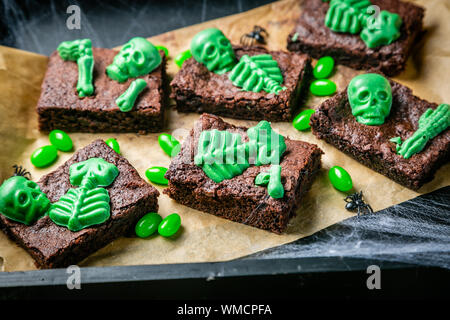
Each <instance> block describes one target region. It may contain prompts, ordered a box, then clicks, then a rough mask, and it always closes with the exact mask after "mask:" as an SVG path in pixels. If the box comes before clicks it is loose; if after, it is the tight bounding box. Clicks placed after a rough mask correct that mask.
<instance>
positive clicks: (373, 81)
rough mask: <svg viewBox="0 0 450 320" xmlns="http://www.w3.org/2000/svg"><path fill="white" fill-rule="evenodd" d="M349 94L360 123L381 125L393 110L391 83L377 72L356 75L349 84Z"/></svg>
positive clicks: (353, 110) (349, 99) (354, 112)
mask: <svg viewBox="0 0 450 320" xmlns="http://www.w3.org/2000/svg"><path fill="white" fill-rule="evenodd" d="M347 95H348V101H349V103H350V106H351V108H352V114H353V115H354V116H355V117H356V121H358V122H359V123H362V124H365V125H368V126H379V125H381V124H383V123H384V120H385V118H386V117H387V116H388V115H389V113H390V112H391V106H392V89H391V85H390V83H389V81H388V80H387V79H386V78H385V77H383V76H381V75H379V74H377V73H367V74H361V75H359V76H356V77H354V78H353V79H352V80H351V81H350V84H349V85H348V88H347Z"/></svg>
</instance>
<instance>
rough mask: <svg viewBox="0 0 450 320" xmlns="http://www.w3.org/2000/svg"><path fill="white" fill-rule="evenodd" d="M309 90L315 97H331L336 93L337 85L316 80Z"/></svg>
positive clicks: (323, 80)
mask: <svg viewBox="0 0 450 320" xmlns="http://www.w3.org/2000/svg"><path fill="white" fill-rule="evenodd" d="M309 90H310V91H311V93H312V94H313V95H315V96H330V95H332V94H333V93H335V92H336V84H335V83H334V82H333V81H331V80H328V79H319V80H314V81H313V83H311V86H310V87H309Z"/></svg>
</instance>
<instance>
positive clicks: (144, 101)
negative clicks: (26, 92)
mask: <svg viewBox="0 0 450 320" xmlns="http://www.w3.org/2000/svg"><path fill="white" fill-rule="evenodd" d="M92 51H93V55H94V61H95V63H94V90H95V92H94V95H93V96H91V97H86V98H80V97H79V96H78V93H77V90H76V85H77V80H78V66H77V63H76V62H73V61H64V60H63V59H61V57H60V56H59V54H58V52H57V51H55V52H53V53H52V55H51V56H50V60H49V63H48V69H47V72H46V74H45V78H44V81H43V82H42V90H41V96H40V98H39V101H38V104H37V112H38V115H39V129H40V130H42V131H51V130H53V129H61V130H65V131H70V132H93V133H96V132H139V133H145V132H160V131H162V130H163V127H164V114H165V105H166V100H167V97H168V94H167V92H168V90H167V89H168V88H165V86H167V87H168V85H167V84H166V57H165V55H164V52H163V51H160V54H161V56H162V57H163V59H162V62H161V65H160V66H159V67H158V68H156V69H155V70H154V71H153V72H151V73H149V74H148V75H145V76H142V77H139V78H142V79H144V80H145V81H146V82H147V87H146V88H145V89H144V91H143V92H141V94H140V95H139V96H138V98H137V100H136V103H135V105H134V107H133V109H132V110H131V111H129V112H122V111H120V109H119V107H118V106H117V104H116V102H115V100H116V99H117V98H118V97H119V96H120V95H121V94H122V93H123V92H124V91H125V90H126V89H127V88H128V87H129V85H130V83H131V82H132V81H133V80H135V79H134V78H133V79H128V80H127V81H125V82H123V83H118V82H117V81H114V80H112V79H111V78H109V77H108V76H107V74H106V72H105V70H106V67H107V66H108V65H110V64H111V63H112V61H113V59H114V56H115V55H116V54H117V53H118V51H115V50H111V49H102V48H93V49H92Z"/></svg>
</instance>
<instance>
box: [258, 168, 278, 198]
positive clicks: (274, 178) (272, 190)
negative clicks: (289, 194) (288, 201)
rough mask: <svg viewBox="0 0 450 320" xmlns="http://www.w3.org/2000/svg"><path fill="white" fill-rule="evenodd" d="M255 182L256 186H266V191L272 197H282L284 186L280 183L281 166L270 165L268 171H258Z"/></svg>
mask: <svg viewBox="0 0 450 320" xmlns="http://www.w3.org/2000/svg"><path fill="white" fill-rule="evenodd" d="M255 184H256V185H257V186H267V192H268V193H269V196H271V197H272V198H275V199H280V198H283V196H284V188H283V184H282V183H281V166H280V165H272V166H270V169H269V171H268V172H260V173H259V174H258V175H257V176H256V179H255Z"/></svg>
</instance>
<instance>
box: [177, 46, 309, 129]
mask: <svg viewBox="0 0 450 320" xmlns="http://www.w3.org/2000/svg"><path fill="white" fill-rule="evenodd" d="M234 52H235V55H236V58H237V59H240V58H241V57H242V56H243V55H245V54H246V55H249V56H254V55H258V54H266V53H269V54H271V55H272V57H273V59H274V60H276V61H277V62H278V66H279V68H280V70H281V72H282V74H283V79H284V81H283V84H282V86H284V87H286V90H284V91H280V92H279V93H278V94H275V93H267V92H265V91H261V92H251V91H243V90H242V89H241V88H239V87H236V86H234V85H233V84H232V83H231V81H230V80H229V79H228V73H226V74H222V75H218V74H215V73H214V72H210V71H209V70H208V69H207V68H206V66H204V65H203V64H201V63H199V62H197V61H195V59H194V58H191V59H189V60H187V61H186V62H185V63H184V64H183V67H182V68H181V70H180V72H178V74H177V75H176V76H175V78H174V79H173V80H172V82H171V84H170V85H171V87H172V93H171V98H173V99H175V101H176V108H177V110H178V111H179V112H199V113H202V112H208V113H212V114H216V115H220V116H224V117H230V118H236V119H247V120H270V121H288V120H291V119H292V118H293V116H294V115H295V112H296V110H297V106H298V104H299V99H300V98H301V97H303V96H305V94H304V90H305V88H307V87H308V85H307V83H306V82H307V81H308V78H309V77H308V76H309V74H310V73H311V59H310V58H309V57H308V56H307V55H300V54H295V53H289V52H283V51H267V50H266V49H265V48H262V47H257V46H256V47H241V46H234Z"/></svg>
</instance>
